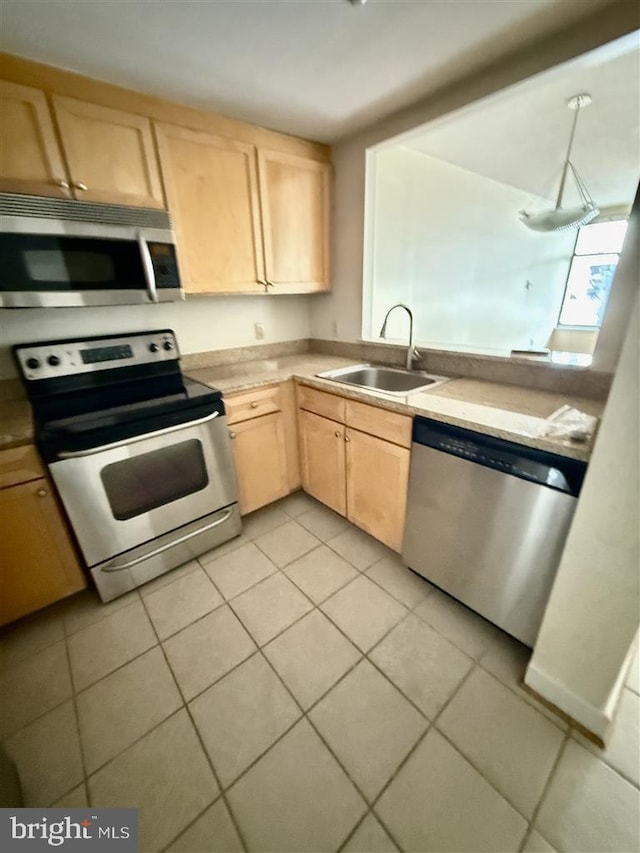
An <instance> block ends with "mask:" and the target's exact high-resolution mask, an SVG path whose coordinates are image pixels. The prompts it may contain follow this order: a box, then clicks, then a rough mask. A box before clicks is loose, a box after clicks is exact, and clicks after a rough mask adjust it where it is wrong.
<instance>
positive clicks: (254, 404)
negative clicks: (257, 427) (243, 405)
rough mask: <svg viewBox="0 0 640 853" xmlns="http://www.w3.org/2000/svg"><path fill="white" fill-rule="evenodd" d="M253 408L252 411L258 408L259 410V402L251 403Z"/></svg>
mask: <svg viewBox="0 0 640 853" xmlns="http://www.w3.org/2000/svg"><path fill="white" fill-rule="evenodd" d="M251 408H252V409H257V408H258V404H257V402H256V401H255V400H254V401H253V402H252V403H251Z"/></svg>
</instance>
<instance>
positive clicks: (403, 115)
mask: <svg viewBox="0 0 640 853" xmlns="http://www.w3.org/2000/svg"><path fill="white" fill-rule="evenodd" d="M636 29H637V13H636V10H635V8H634V6H633V4H631V3H613V4H610V5H607V6H606V7H605V8H604V9H602V10H596V11H595V12H594V13H593V14H591V15H589V16H588V17H586V18H585V19H583V20H582V21H579V22H576V23H575V24H574V25H572V27H571V28H570V29H569V30H566V31H564V32H562V33H557V34H554V35H548V36H546V37H545V38H543V39H541V40H539V41H537V42H534V43H532V44H531V45H530V47H529V48H528V49H523V50H520V51H518V52H517V54H511V55H509V56H506V57H504V58H503V59H502V60H500V61H499V62H496V63H494V64H492V65H491V66H489V67H487V68H485V69H481V70H479V71H478V72H477V73H475V74H473V75H469V76H468V77H465V78H464V79H462V80H460V81H458V82H457V83H455V84H453V85H452V86H450V87H448V88H447V89H444V90H441V91H439V92H437V93H435V94H433V95H431V96H430V97H428V98H426V99H425V100H424V101H422V102H420V103H418V104H416V105H414V106H413V107H410V108H408V109H405V110H402V111H400V112H399V113H397V114H396V115H394V116H391V117H389V118H388V119H385V120H383V121H381V122H378V123H376V124H375V125H372V126H371V127H369V128H368V129H366V130H365V131H362V132H361V133H359V134H357V135H355V136H353V137H350V138H349V139H346V140H344V141H342V142H340V143H339V144H337V145H334V146H333V147H332V160H333V164H334V170H335V194H334V217H333V239H332V252H333V262H332V267H333V270H332V279H333V293H331V294H327V295H325V296H322V297H320V298H319V299H318V300H317V302H315V303H314V307H313V311H312V317H311V333H312V337H317V338H337V339H338V340H344V341H354V340H358V339H359V338H360V336H361V330H362V284H363V241H364V211H365V159H366V154H367V149H368V148H371V147H373V146H376V145H379V144H380V143H382V142H384V141H386V140H389V139H391V138H393V137H395V136H398V135H400V134H402V133H406V132H407V131H409V130H412V129H414V128H417V127H419V126H421V125H423V124H425V123H427V122H429V121H433V120H435V119H438V118H441V117H442V116H444V115H446V114H447V113H450V112H452V111H454V110H456V109H461V108H463V107H465V106H466V105H468V104H471V103H474V102H477V101H479V100H480V99H482V98H483V97H488V96H490V95H491V94H493V93H495V92H497V91H500V90H502V89H504V88H506V87H507V86H510V85H518V84H521V83H522V82H523V81H526V80H527V79H529V78H532V77H534V76H535V75H536V74H540V73H542V72H546V71H548V69H554V70H553V71H552V72H550V73H553V74H558V75H561V74H562V64H563V63H565V62H568V61H570V60H572V59H575V58H577V57H580V56H582V55H583V54H585V53H587V52H588V51H590V50H594V49H596V48H598V47H600V46H602V45H605V44H607V43H608V42H610V41H613V40H614V39H616V38H618V37H621V36H623V35H625V34H627V33H630V32H633V31H635V30H636ZM610 332H611V334H610V337H609V340H610V347H609V348H608V353H609V356H608V357H607V358H606V359H604V360H601V361H600V362H599V364H598V366H599V369H601V370H605V371H606V370H612V369H613V367H614V365H615V360H616V358H617V355H618V353H619V348H620V342H621V339H622V332H623V326H622V325H620V324H617V325H616V328H614V329H613V328H612V329H611V330H610Z"/></svg>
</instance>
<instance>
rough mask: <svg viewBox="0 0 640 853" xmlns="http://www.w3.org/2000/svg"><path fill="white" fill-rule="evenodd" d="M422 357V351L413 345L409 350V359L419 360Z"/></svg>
mask: <svg viewBox="0 0 640 853" xmlns="http://www.w3.org/2000/svg"><path fill="white" fill-rule="evenodd" d="M421 358H422V353H421V352H420V350H419V349H418V348H417V347H413V349H412V350H411V361H420V359H421Z"/></svg>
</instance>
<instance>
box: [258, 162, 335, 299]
mask: <svg viewBox="0 0 640 853" xmlns="http://www.w3.org/2000/svg"><path fill="white" fill-rule="evenodd" d="M258 175H259V178H260V199H261V205H262V227H263V237H264V257H265V272H266V280H267V284H268V286H269V287H270V288H272V289H273V292H274V293H301V292H313V291H316V290H328V289H329V212H330V183H331V167H330V165H329V164H328V163H320V162H318V161H316V160H310V159H308V158H306V157H298V156H296V155H294V154H285V153H282V152H279V151H267V150H265V149H258Z"/></svg>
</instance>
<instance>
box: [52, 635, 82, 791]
mask: <svg viewBox="0 0 640 853" xmlns="http://www.w3.org/2000/svg"><path fill="white" fill-rule="evenodd" d="M64 647H65V655H66V658H67V666H68V667H69V681H70V682H71V702H72V704H73V717H74V720H75V724H76V738H77V741H78V752H79V753H80V767H81V768H82V782H81V783H80V784H82V786H83V787H84V791H85V796H86V798H87V803H88V804H89V805H91V799H90V796H89V783H88V780H87V762H86V758H85V754H84V747H83V745H82V735H81V731H80V713H79V711H78V703H77V700H76V689H75V680H74V677H73V669H72V668H71V653H70V651H69V644H68V643H67V638H66V637H65V640H64ZM67 701H68V700H67ZM77 787H78V785H72V786H71V788H69V790H68V791H66V792H65V793H64V794H61V795H60V797H56V799H55V800H54V802H56V801H57V800H59V799H61V797H66V795H67V794H69V793H70V792H71V791H73V790H74V788H77Z"/></svg>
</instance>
